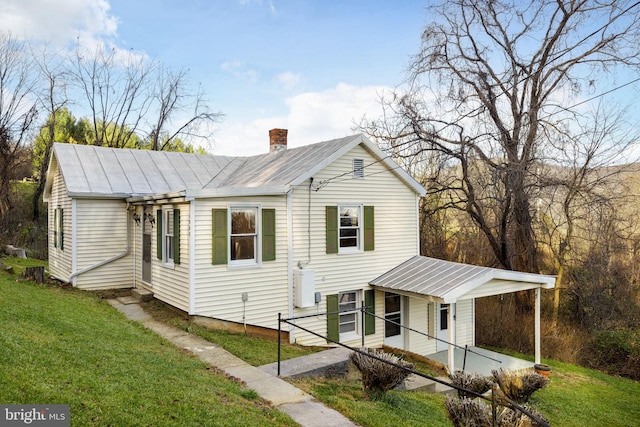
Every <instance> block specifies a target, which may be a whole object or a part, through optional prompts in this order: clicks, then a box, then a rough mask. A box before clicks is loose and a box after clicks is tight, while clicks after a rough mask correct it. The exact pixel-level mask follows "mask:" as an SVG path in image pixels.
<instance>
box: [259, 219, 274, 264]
mask: <svg viewBox="0 0 640 427" xmlns="http://www.w3.org/2000/svg"><path fill="white" fill-rule="evenodd" d="M275 259H276V210H275V209H262V261H275Z"/></svg>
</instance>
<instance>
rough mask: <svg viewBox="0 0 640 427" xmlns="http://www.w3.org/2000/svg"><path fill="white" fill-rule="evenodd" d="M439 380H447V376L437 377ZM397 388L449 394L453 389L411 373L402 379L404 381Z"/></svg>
mask: <svg viewBox="0 0 640 427" xmlns="http://www.w3.org/2000/svg"><path fill="white" fill-rule="evenodd" d="M437 378H438V379H439V380H442V381H445V382H449V378H447V377H437ZM398 389H399V390H405V391H426V392H428V393H441V394H449V393H453V392H454V391H455V390H454V389H453V388H451V387H448V386H446V385H444V384H440V383H438V382H435V381H433V380H430V379H427V378H424V377H420V376H418V375H414V374H411V375H409V376H408V377H407V379H406V380H404V383H403V384H401V385H400V386H399V387H398Z"/></svg>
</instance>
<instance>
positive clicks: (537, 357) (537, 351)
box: [535, 288, 542, 363]
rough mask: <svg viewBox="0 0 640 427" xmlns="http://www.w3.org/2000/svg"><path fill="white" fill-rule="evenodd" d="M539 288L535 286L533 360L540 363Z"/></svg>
mask: <svg viewBox="0 0 640 427" xmlns="http://www.w3.org/2000/svg"><path fill="white" fill-rule="evenodd" d="M541 293H542V291H541V289H540V288H536V308H535V361H536V363H540V353H541V351H540V294H541Z"/></svg>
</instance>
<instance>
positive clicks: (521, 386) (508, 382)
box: [491, 369, 549, 404]
mask: <svg viewBox="0 0 640 427" xmlns="http://www.w3.org/2000/svg"><path fill="white" fill-rule="evenodd" d="M491 373H492V374H493V378H494V379H495V381H496V383H498V386H500V390H501V391H502V392H503V393H504V394H505V396H507V397H508V398H509V399H511V400H513V401H514V402H516V403H519V404H523V403H527V402H528V401H529V399H530V398H531V395H532V394H533V393H534V392H536V391H537V390H540V389H541V388H542V387H544V386H545V385H547V384H548V383H549V379H548V378H546V377H544V376H542V375H540V374H537V373H535V372H531V371H512V370H504V369H499V370H495V369H494V370H493V371H491Z"/></svg>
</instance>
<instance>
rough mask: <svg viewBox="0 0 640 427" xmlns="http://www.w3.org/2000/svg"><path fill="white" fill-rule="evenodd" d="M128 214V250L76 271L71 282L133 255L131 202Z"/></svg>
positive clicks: (70, 278) (72, 274)
mask: <svg viewBox="0 0 640 427" xmlns="http://www.w3.org/2000/svg"><path fill="white" fill-rule="evenodd" d="M126 212H127V249H125V250H124V251H123V252H121V253H119V254H117V255H114V256H112V257H111V258H107V259H105V260H102V261H100V262H97V263H95V264H93V265H90V266H89V267H85V268H83V269H82V270H77V271H74V272H73V273H71V276H69V282H71V281H73V279H75V278H76V277H78V276H79V275H81V274H84V273H86V272H88V271H91V270H95V269H96V268H98V267H102V266H103V265H106V264H109V263H112V262H114V261H117V260H119V259H120V258H124V257H126V256H127V255H129V253H131V221H129V202H127V208H126ZM74 225H75V224H74ZM74 229H75V227H74ZM74 244H75V239H74ZM74 259H75V254H74ZM74 264H75V263H74ZM73 286H74V287H75V286H76V284H75V281H74V282H73Z"/></svg>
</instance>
